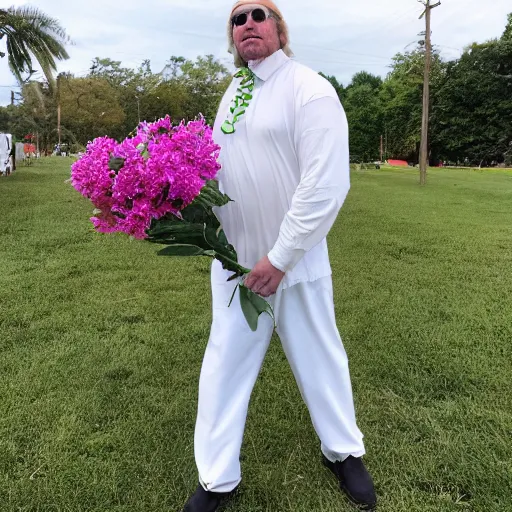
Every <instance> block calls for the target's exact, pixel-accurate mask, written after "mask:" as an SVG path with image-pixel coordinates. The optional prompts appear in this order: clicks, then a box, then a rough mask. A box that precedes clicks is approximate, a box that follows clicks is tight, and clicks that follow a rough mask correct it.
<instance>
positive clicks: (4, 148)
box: [0, 133, 13, 176]
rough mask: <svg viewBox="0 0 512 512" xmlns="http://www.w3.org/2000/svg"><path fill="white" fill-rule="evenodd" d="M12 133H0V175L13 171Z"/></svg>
mask: <svg viewBox="0 0 512 512" xmlns="http://www.w3.org/2000/svg"><path fill="white" fill-rule="evenodd" d="M11 151H12V135H11V134H10V133H0V175H1V176H7V175H9V174H11V172H12V171H13V165H12V158H11Z"/></svg>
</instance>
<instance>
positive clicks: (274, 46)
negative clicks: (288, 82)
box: [233, 7, 281, 62]
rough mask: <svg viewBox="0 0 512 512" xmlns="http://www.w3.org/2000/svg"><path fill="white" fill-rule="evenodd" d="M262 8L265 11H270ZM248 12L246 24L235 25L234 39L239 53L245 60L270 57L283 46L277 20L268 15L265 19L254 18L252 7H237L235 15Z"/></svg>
mask: <svg viewBox="0 0 512 512" xmlns="http://www.w3.org/2000/svg"><path fill="white" fill-rule="evenodd" d="M257 9H262V10H263V11H264V12H265V13H268V12H269V11H268V10H267V9H265V8H260V7H257ZM244 12H246V13H247V21H246V22H245V24H244V25H241V26H237V25H234V26H233V41H234V43H235V46H236V49H237V50H238V53H239V54H240V56H241V57H242V59H243V60H244V61H245V62H249V61H250V60H259V59H264V58H266V57H268V56H269V55H272V54H273V53H275V52H276V51H277V50H279V48H281V41H280V37H279V34H278V31H277V24H276V20H275V19H274V18H272V17H268V16H267V18H266V19H265V21H262V22H257V21H254V20H253V17H252V14H251V9H247V8H246V9H237V10H236V11H235V12H234V13H233V15H234V16H236V15H237V14H241V13H244Z"/></svg>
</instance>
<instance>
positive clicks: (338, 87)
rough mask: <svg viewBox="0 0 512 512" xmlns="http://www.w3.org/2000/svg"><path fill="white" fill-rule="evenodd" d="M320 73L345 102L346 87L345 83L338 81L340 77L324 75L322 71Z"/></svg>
mask: <svg viewBox="0 0 512 512" xmlns="http://www.w3.org/2000/svg"><path fill="white" fill-rule="evenodd" d="M319 75H320V76H323V77H324V78H325V79H326V80H327V81H328V82H329V83H330V84H331V85H332V86H333V87H334V90H335V91H336V94H337V95H338V98H339V99H340V101H341V102H342V103H343V100H344V98H345V89H344V88H343V84H341V83H340V82H338V79H337V78H336V77H335V76H330V75H324V74H323V73H322V72H320V73H319Z"/></svg>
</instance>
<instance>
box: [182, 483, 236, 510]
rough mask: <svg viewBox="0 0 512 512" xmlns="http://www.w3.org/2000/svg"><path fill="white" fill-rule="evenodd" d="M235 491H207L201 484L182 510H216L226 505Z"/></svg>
mask: <svg viewBox="0 0 512 512" xmlns="http://www.w3.org/2000/svg"><path fill="white" fill-rule="evenodd" d="M234 492H235V491H232V492H223V493H220V492H211V491H205V490H204V489H203V487H202V486H201V485H200V486H199V487H198V488H197V489H196V492H195V493H194V494H192V496H191V497H190V498H189V500H188V501H187V503H186V504H185V508H184V509H183V511H182V512H216V511H217V510H220V507H222V506H224V505H225V503H226V501H227V500H228V499H229V498H230V497H231V496H232V495H233V494H234Z"/></svg>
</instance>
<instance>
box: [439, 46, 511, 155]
mask: <svg viewBox="0 0 512 512" xmlns="http://www.w3.org/2000/svg"><path fill="white" fill-rule="evenodd" d="M434 99H435V105H434V109H433V119H432V121H433V125H434V126H433V129H432V150H433V152H434V153H435V155H437V156H438V157H439V158H442V159H443V160H449V161H452V162H463V161H466V162H467V163H471V164H472V165H483V164H486V165H490V164H491V163H492V162H493V161H494V162H497V163H501V162H504V160H505V156H506V154H508V153H507V152H508V151H509V150H510V143H511V142H512V40H507V39H500V40H493V41H488V42H487V43H483V44H476V43H474V44H473V45H471V46H469V47H468V48H466V50H465V51H464V53H463V55H462V56H461V58H460V59H459V60H457V61H454V62H451V63H450V64H449V65H448V69H447V74H446V78H445V80H444V83H443V85H442V88H441V89H440V90H439V91H438V92H437V94H436V95H435V96H434Z"/></svg>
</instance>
